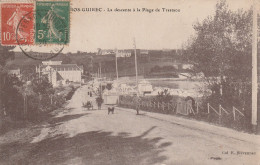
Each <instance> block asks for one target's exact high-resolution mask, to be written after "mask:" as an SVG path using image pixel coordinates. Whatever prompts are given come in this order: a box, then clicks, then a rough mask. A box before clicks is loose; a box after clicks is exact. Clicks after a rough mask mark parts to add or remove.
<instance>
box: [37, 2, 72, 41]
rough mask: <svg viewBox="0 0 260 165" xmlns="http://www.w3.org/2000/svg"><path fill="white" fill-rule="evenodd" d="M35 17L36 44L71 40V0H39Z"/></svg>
mask: <svg viewBox="0 0 260 165" xmlns="http://www.w3.org/2000/svg"><path fill="white" fill-rule="evenodd" d="M35 17H36V18H35V44H43V43H44V44H67V43H68V42H69V35H70V34H69V33H70V2H69V1H37V2H36V16H35Z"/></svg>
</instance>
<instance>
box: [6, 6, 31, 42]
mask: <svg viewBox="0 0 260 165" xmlns="http://www.w3.org/2000/svg"><path fill="white" fill-rule="evenodd" d="M33 9H34V4H33V3H5V4H2V5H1V43H2V45H17V44H18V43H19V44H23V43H26V44H33V43H34V17H33ZM21 22H23V24H22V26H21V25H20V24H21ZM24 22H26V23H24Z"/></svg>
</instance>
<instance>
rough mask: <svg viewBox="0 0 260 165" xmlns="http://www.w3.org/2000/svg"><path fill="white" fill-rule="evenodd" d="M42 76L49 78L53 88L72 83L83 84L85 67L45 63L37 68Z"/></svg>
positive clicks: (54, 62)
mask: <svg viewBox="0 0 260 165" xmlns="http://www.w3.org/2000/svg"><path fill="white" fill-rule="evenodd" d="M36 72H37V73H39V75H40V76H47V77H48V79H49V81H50V82H51V83H52V85H53V86H59V85H65V84H68V83H70V82H78V83H81V76H82V74H83V67H82V66H78V65H77V64H62V61H43V62H42V65H40V66H38V67H36Z"/></svg>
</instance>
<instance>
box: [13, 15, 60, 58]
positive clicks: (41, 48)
mask: <svg viewBox="0 0 260 165" xmlns="http://www.w3.org/2000/svg"><path fill="white" fill-rule="evenodd" d="M35 14H36V13H35V12H31V13H28V14H27V15H24V16H23V17H22V19H21V20H20V21H19V23H18V26H17V29H16V30H17V32H16V41H17V43H18V46H19V48H20V49H21V51H22V52H23V53H24V54H25V55H26V56H28V57H30V58H32V59H35V60H48V59H51V58H53V57H55V56H57V55H58V54H59V53H60V52H61V51H62V50H63V48H64V44H53V45H48V44H46V43H40V44H38V45H32V44H30V42H29V41H28V40H24V39H23V38H22V37H20V36H19V35H18V33H19V32H22V31H28V29H27V28H29V26H28V25H30V24H31V23H32V22H33V19H32V17H34V16H35ZM30 32H31V34H32V36H33V38H35V30H34V29H33V30H31V31H30Z"/></svg>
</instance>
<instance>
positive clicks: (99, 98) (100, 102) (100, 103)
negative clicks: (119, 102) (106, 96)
mask: <svg viewBox="0 0 260 165" xmlns="http://www.w3.org/2000/svg"><path fill="white" fill-rule="evenodd" d="M96 102H97V105H98V109H99V110H100V109H101V105H102V103H103V99H102V97H101V96H99V97H97V98H96Z"/></svg>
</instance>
